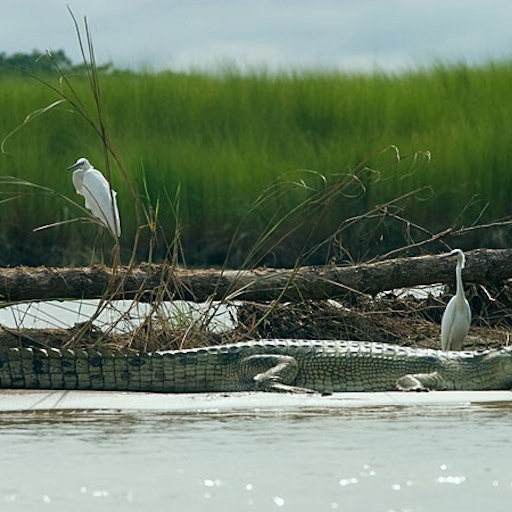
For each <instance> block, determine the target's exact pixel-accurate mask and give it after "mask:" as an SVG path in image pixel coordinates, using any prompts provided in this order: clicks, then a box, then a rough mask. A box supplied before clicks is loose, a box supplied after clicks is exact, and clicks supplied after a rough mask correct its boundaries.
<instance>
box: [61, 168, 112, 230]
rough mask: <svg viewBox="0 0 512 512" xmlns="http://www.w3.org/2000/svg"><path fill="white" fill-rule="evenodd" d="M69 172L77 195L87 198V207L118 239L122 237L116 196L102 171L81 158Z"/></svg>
mask: <svg viewBox="0 0 512 512" xmlns="http://www.w3.org/2000/svg"><path fill="white" fill-rule="evenodd" d="M68 171H75V172H74V173H73V185H74V186H75V189H76V192H77V194H80V195H81V196H84V197H85V207H86V208H87V209H88V210H90V211H91V212H92V214H93V215H94V216H95V217H96V218H97V219H99V220H100V221H101V223H102V224H103V225H104V226H105V227H106V228H108V230H109V231H110V232H111V233H112V234H113V235H114V236H116V237H119V236H121V223H120V221H119V210H118V209H117V201H116V195H117V193H116V192H115V191H114V190H112V188H111V187H110V184H109V183H108V181H107V180H106V179H105V177H104V176H103V174H101V172H100V171H98V170H97V169H95V168H94V167H93V166H92V165H91V164H90V163H89V160H87V158H79V159H78V160H77V161H76V162H75V163H74V164H73V165H72V166H70V167H68Z"/></svg>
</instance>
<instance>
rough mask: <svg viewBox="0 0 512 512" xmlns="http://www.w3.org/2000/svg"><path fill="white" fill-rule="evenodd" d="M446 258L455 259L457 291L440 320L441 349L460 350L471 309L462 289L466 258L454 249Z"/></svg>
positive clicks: (467, 328)
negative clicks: (452, 257) (451, 257)
mask: <svg viewBox="0 0 512 512" xmlns="http://www.w3.org/2000/svg"><path fill="white" fill-rule="evenodd" d="M447 256H456V257H457V266H456V267H455V277H456V281H457V291H456V293H455V295H454V296H453V297H452V298H451V299H450V302H448V305H447V306H446V309H445V311H444V313H443V318H442V320H441V348H442V349H443V350H460V349H461V348H462V344H463V343H464V339H465V338H466V335H467V334H468V331H469V326H470V324H471V309H470V307H469V302H468V301H467V299H466V297H465V295H464V288H463V287H462V269H463V268H464V265H465V263H466V257H465V256H464V253H463V252H462V251H461V250H460V249H454V250H453V251H452V252H450V253H449V254H448V255H447Z"/></svg>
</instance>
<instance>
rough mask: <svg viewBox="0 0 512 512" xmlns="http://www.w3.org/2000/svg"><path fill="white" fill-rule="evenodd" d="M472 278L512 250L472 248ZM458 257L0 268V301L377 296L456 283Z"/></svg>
mask: <svg viewBox="0 0 512 512" xmlns="http://www.w3.org/2000/svg"><path fill="white" fill-rule="evenodd" d="M466 257H467V260H466V268H465V270H464V274H463V275H464V281H465V282H476V283H489V282H497V281H500V280H503V279H507V278H510V277H512V249H477V250H474V251H470V252H468V253H466ZM454 276H455V272H454V262H453V261H452V260H451V259H449V258H442V257H440V256H418V257H413V258H398V259H391V260H386V261H381V262H376V263H370V264H361V265H353V266H323V267H300V268H297V269H292V270H289V269H270V268H258V269H255V270H243V271H235V270H215V269H211V270H187V269H179V268H177V269H176V268H174V269H173V268H171V267H169V266H166V265H141V266H138V267H133V268H128V267H117V268H116V269H115V272H114V271H112V269H111V268H108V267H105V266H92V267H83V268H54V267H52V268H48V267H14V268H2V269H0V299H1V300H3V301H29V300H49V299H91V298H101V297H108V298H109V299H133V298H135V299H138V300H140V301H153V300H156V299H160V300H173V299H174V300H176V299H185V300H190V301H196V302H203V301H206V300H209V299H213V300H235V299H238V300H252V301H267V300H273V299H277V298H281V299H283V300H289V301H296V300H302V299H311V300H318V299H325V298H343V297H344V296H346V295H348V294H351V293H354V292H355V293H362V294H370V295H374V294H376V293H378V292H381V291H385V290H390V289H393V288H403V287H412V286H419V285H429V284H434V283H452V282H453V281H454Z"/></svg>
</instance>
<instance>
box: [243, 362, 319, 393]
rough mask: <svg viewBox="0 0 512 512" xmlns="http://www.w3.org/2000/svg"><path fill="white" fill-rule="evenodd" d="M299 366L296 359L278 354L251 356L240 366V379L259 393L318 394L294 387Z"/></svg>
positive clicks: (310, 390)
mask: <svg viewBox="0 0 512 512" xmlns="http://www.w3.org/2000/svg"><path fill="white" fill-rule="evenodd" d="M297 371H298V364H297V361H296V360H295V358H294V357H291V356H283V355H277V354H260V355H254V356H249V357H246V358H244V359H242V361H240V365H239V375H240V378H241V379H242V380H243V381H245V382H249V383H252V385H253V386H254V388H255V389H256V390H259V391H277V392H284V393H316V391H314V390H312V389H306V388H300V387H297V386H293V385H292V383H293V381H294V380H295V377H296V376H297Z"/></svg>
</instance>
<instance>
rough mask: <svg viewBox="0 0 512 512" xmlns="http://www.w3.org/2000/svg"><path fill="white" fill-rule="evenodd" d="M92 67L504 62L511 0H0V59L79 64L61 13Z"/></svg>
mask: <svg viewBox="0 0 512 512" xmlns="http://www.w3.org/2000/svg"><path fill="white" fill-rule="evenodd" d="M67 4H69V6H70V8H71V9H72V10H73V13H74V14H75V16H76V17H77V19H78V20H79V21H80V22H82V20H83V17H84V16H86V17H87V19H88V22H89V25H90V28H91V30H92V35H93V42H94V46H95V52H96V57H97V61H98V62H99V63H105V62H109V61H111V62H113V63H114V65H115V66H117V67H132V68H138V67H149V68H153V69H163V68H172V69H190V68H201V69H204V68H208V69H211V68H215V67H217V66H219V64H223V63H231V64H233V63H234V64H237V65H238V66H240V67H242V68H243V67H245V66H249V67H253V66H257V67H259V66H265V67H267V68H269V69H280V68H285V69H288V68H298V67H308V68H336V69H345V70H372V69H375V68H378V69H384V70H390V71H395V70H400V69H404V68H405V69H410V68H414V67H417V66H420V65H428V64H430V63H432V62H434V61H439V60H440V61H443V62H454V61H465V62H467V63H470V64H473V63H478V62H482V61H485V60H489V59H494V60H498V59H502V58H509V57H511V56H512V29H511V26H512V2H511V1H510V0H459V1H456V0H68V1H62V0H0V7H1V17H0V52H6V53H7V54H11V53H14V52H30V51H32V50H33V49H38V50H46V49H53V50H58V49H63V50H65V52H66V54H67V55H68V56H70V57H71V58H72V60H73V61H74V62H76V63H77V62H79V60H80V56H79V51H78V44H77V40H76V36H75V29H74V25H73V22H72V19H71V16H70V14H69V12H68V11H67V8H66V5H67Z"/></svg>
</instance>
